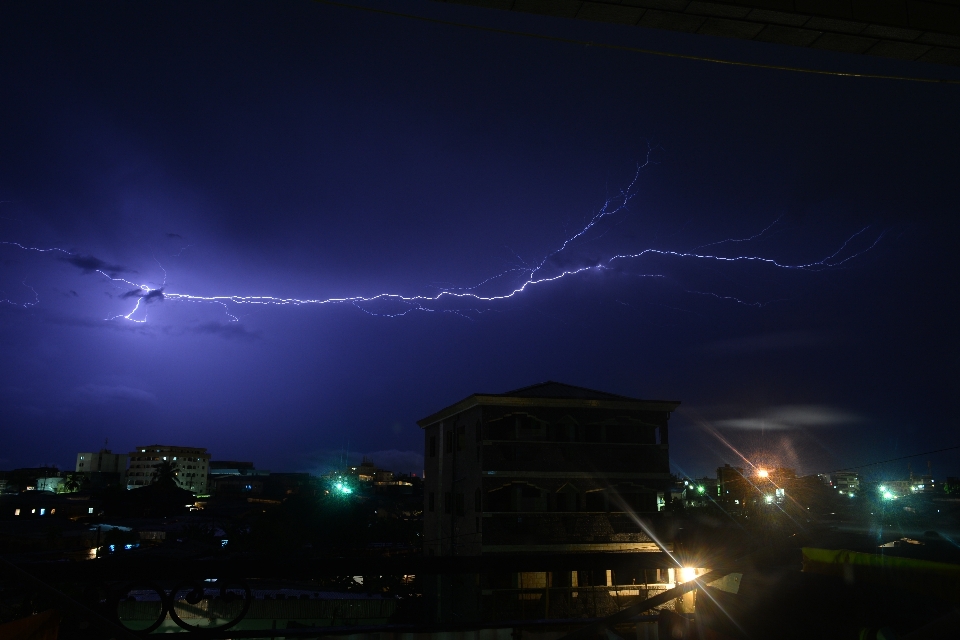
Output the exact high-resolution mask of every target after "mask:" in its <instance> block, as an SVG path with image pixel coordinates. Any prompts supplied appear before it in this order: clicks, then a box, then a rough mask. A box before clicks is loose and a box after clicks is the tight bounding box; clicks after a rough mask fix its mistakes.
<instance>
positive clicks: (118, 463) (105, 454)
mask: <svg viewBox="0 0 960 640" xmlns="http://www.w3.org/2000/svg"><path fill="white" fill-rule="evenodd" d="M76 471H77V472H78V473H96V472H101V473H121V474H122V473H126V472H127V454H125V453H111V452H110V449H100V451H98V452H96V453H93V452H89V451H87V452H82V453H78V454H77V467H76Z"/></svg>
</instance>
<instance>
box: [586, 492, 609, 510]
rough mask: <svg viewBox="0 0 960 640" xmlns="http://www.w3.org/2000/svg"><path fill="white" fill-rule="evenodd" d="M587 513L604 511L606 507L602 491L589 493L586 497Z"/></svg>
mask: <svg viewBox="0 0 960 640" xmlns="http://www.w3.org/2000/svg"><path fill="white" fill-rule="evenodd" d="M586 503H587V504H586V507H587V511H606V509H607V505H606V500H604V496H603V491H591V492H590V493H588V494H587V495H586Z"/></svg>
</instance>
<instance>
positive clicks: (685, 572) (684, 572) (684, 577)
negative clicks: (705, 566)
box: [680, 567, 697, 582]
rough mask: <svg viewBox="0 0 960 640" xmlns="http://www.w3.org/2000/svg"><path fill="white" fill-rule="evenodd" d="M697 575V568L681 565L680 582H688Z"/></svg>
mask: <svg viewBox="0 0 960 640" xmlns="http://www.w3.org/2000/svg"><path fill="white" fill-rule="evenodd" d="M696 577H697V570H696V569H694V568H693V567H683V568H682V569H680V582H690V581H691V580H693V579H694V578H696Z"/></svg>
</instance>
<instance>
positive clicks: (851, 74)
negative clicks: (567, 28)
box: [314, 0, 960, 85]
mask: <svg viewBox="0 0 960 640" xmlns="http://www.w3.org/2000/svg"><path fill="white" fill-rule="evenodd" d="M314 2H318V3H320V4H325V5H330V6H333V7H342V8H345V9H355V10H357V11H367V12H370V13H379V14H381V15H387V16H394V17H397V18H407V19H409V20H420V21H421V22H429V23H432V24H441V25H446V26H451V27H461V28H464V29H474V30H476V31H485V32H487V33H500V34H504V35H511V36H521V37H525V38H536V39H538V40H547V41H550V42H561V43H565V44H576V45H583V46H587V47H596V48H598V49H612V50H614V51H628V52H630V53H643V54H647V55H651V56H661V57H664V58H678V59H680V60H695V61H698V62H711V63H713V64H723V65H728V66H734V67H750V68H753V69H770V70H773V71H791V72H794V73H810V74H814V75H820V76H834V77H841V78H864V79H870V80H899V81H902V82H923V83H926V84H953V85H960V79H952V78H918V77H916V76H897V75H884V74H878V73H858V72H855V71H830V70H828V69H810V68H806V67H791V66H788V65H779V64H764V63H761V62H744V61H741V60H727V59H724V58H712V57H708V56H697V55H692V54H687V53H672V52H670V51H660V50H657V49H645V48H642V47H631V46H627V45H621V44H611V43H608V42H595V41H593V40H579V39H577V38H564V37H562V36H550V35H545V34H541V33H532V32H529V31H516V30H513V29H501V28H499V27H485V26H482V25H477V24H469V23H466V22H456V21H454V20H443V19H440V18H430V17H427V16H418V15H414V14H411V13H402V12H400V11H390V10H388V9H377V8H374V7H365V6H363V5H358V4H352V3H349V2H335V1H334V0H314Z"/></svg>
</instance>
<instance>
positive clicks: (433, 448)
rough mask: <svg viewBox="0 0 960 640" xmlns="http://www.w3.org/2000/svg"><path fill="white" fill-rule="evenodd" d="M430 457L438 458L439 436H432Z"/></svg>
mask: <svg viewBox="0 0 960 640" xmlns="http://www.w3.org/2000/svg"><path fill="white" fill-rule="evenodd" d="M430 457H431V458H436V457H437V436H430Z"/></svg>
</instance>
